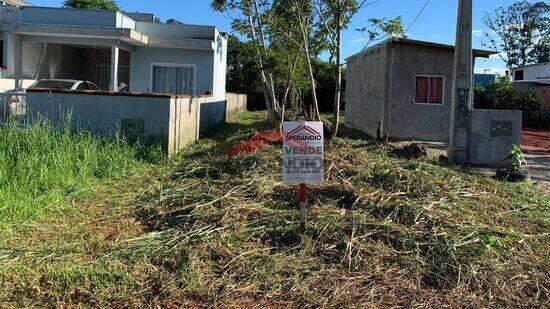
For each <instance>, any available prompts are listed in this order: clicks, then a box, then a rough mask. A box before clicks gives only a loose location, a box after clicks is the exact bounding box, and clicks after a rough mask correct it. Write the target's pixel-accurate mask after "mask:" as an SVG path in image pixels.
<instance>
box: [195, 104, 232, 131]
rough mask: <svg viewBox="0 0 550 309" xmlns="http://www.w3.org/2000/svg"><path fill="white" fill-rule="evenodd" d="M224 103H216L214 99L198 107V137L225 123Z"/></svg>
mask: <svg viewBox="0 0 550 309" xmlns="http://www.w3.org/2000/svg"><path fill="white" fill-rule="evenodd" d="M225 108H226V101H225V100H224V101H216V100H214V98H212V100H211V101H210V102H205V103H202V104H201V107H200V125H199V127H200V130H199V135H200V136H203V135H205V134H206V133H208V131H210V130H212V129H213V128H215V127H217V126H219V125H220V124H222V123H224V122H225Z"/></svg>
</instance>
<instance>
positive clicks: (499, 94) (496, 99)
mask: <svg viewBox="0 0 550 309" xmlns="http://www.w3.org/2000/svg"><path fill="white" fill-rule="evenodd" d="M541 106H542V99H541V98H540V96H539V95H538V93H537V92H536V91H535V90H534V89H529V90H527V91H524V92H518V91H516V89H515V88H514V84H513V82H512V81H511V80H510V79H509V78H508V77H507V76H503V77H499V78H497V80H496V82H494V83H492V84H490V85H488V86H486V87H483V86H476V87H475V88H474V107H475V108H477V109H500V110H520V111H524V112H527V111H538V110H540V108H541Z"/></svg>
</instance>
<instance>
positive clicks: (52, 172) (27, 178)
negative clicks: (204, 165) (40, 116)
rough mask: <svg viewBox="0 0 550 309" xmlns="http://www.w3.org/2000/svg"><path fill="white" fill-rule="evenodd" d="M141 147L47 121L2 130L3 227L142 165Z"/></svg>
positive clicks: (57, 207)
mask: <svg viewBox="0 0 550 309" xmlns="http://www.w3.org/2000/svg"><path fill="white" fill-rule="evenodd" d="M138 154H139V153H138V150H137V149H136V148H132V147H129V146H127V145H124V144H123V143H121V142H118V141H101V140H98V139H96V138H94V137H93V136H91V135H90V134H87V133H85V132H76V133H74V132H71V130H69V129H66V130H64V131H62V132H59V131H56V130H55V129H54V128H53V127H52V126H51V125H49V124H48V123H40V124H37V125H35V126H32V127H29V128H21V127H19V126H17V125H11V126H7V127H2V128H0V188H1V190H0V227H9V226H16V225H19V224H21V223H24V222H29V221H34V220H36V219H38V218H40V217H41V215H42V214H44V213H45V212H47V211H53V212H54V211H58V210H61V209H63V208H64V207H65V206H66V202H67V200H68V199H71V198H73V199H74V198H78V197H79V196H83V195H86V194H87V193H89V190H90V187H91V184H93V183H94V182H96V181H97V180H98V179H104V178H108V177H123V176H124V175H125V174H127V173H129V172H131V171H133V170H135V169H136V168H137V167H139V166H140V164H142V163H141V162H140V161H139V160H138V159H137V157H138Z"/></svg>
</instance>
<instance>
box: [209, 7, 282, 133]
mask: <svg viewBox="0 0 550 309" xmlns="http://www.w3.org/2000/svg"><path fill="white" fill-rule="evenodd" d="M211 6H212V8H213V9H214V10H215V11H218V12H222V13H227V14H228V16H231V17H232V19H233V22H232V28H233V30H235V31H237V32H239V33H241V34H244V35H246V36H247V37H248V38H249V40H250V42H251V43H252V45H253V46H254V51H255V57H254V58H255V62H256V67H257V68H258V70H259V73H260V74H259V75H260V81H261V85H262V91H263V94H264V99H265V103H266V109H267V122H268V124H269V125H272V126H277V125H280V123H281V107H280V106H279V102H278V100H277V96H276V94H275V85H274V80H273V74H272V73H271V72H270V71H268V70H267V68H266V67H265V61H266V59H268V57H269V55H268V41H267V37H266V31H267V29H266V27H265V25H264V23H263V16H264V15H265V14H267V10H268V9H269V8H270V5H269V3H267V2H266V1H261V2H258V0H212V2H211Z"/></svg>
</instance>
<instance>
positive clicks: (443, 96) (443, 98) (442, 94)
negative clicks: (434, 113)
mask: <svg viewBox="0 0 550 309" xmlns="http://www.w3.org/2000/svg"><path fill="white" fill-rule="evenodd" d="M418 77H427V78H428V79H430V78H432V77H438V78H441V79H443V82H442V83H441V86H442V88H443V89H441V103H429V102H416V90H417V89H416V79H417V78H418ZM430 85H431V82H429V83H428V97H429V95H430V88H429V87H430ZM413 101H414V104H418V105H429V106H442V105H445V76H443V75H423V74H418V75H415V76H414V98H413Z"/></svg>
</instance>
